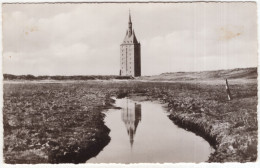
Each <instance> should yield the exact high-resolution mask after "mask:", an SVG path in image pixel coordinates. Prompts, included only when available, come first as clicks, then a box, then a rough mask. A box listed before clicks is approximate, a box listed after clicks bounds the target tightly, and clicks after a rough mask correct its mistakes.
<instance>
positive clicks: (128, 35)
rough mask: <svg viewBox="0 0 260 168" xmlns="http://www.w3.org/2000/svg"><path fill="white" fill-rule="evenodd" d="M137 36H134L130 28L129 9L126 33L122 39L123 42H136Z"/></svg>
mask: <svg viewBox="0 0 260 168" xmlns="http://www.w3.org/2000/svg"><path fill="white" fill-rule="evenodd" d="M137 43H138V41H137V38H136V36H135V32H134V30H133V29H132V20H131V13H130V9H129V20H128V30H127V31H126V35H125V38H124V41H123V44H137Z"/></svg>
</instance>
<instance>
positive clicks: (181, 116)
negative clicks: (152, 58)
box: [3, 80, 257, 163]
mask: <svg viewBox="0 0 260 168" xmlns="http://www.w3.org/2000/svg"><path fill="white" fill-rule="evenodd" d="M229 83H230V89H231V93H232V96H233V100H232V101H228V100H227V96H226V91H225V82H224V80H223V81H219V82H217V84H212V83H211V84H207V83H204V82H199V81H196V82H191V83H189V82H174V83H169V82H152V81H150V82H142V81H135V80H131V81H121V82H118V81H117V82H116V81H86V82H74V83H49V84H48V83H44V84H40V83H18V84H15V83H13V84H8V83H5V84H4V110H3V112H4V113H3V116H4V157H5V162H6V163H42V162H48V163H61V162H73V163H80V162H85V160H87V159H88V158H89V157H91V156H94V155H96V154H97V153H98V152H99V151H100V150H101V149H102V148H103V147H104V146H105V145H106V144H107V143H108V142H109V136H108V133H109V130H108V128H107V127H106V126H105V125H104V122H103V118H104V114H103V113H102V111H104V110H105V109H106V108H111V107H112V106H111V103H112V100H111V99H110V97H111V96H118V97H124V96H127V95H130V94H133V93H134V94H137V95H141V96H146V97H147V99H150V100H155V99H156V100H161V101H164V102H165V103H168V105H169V107H168V108H169V111H170V115H169V118H170V119H172V120H173V121H174V122H175V123H176V124H178V125H179V126H181V127H184V128H187V129H190V130H191V131H193V132H196V133H197V134H199V135H201V136H203V137H204V138H206V139H207V140H208V141H209V142H211V144H212V145H213V146H214V147H215V149H216V150H215V153H213V154H212V155H211V156H210V158H209V161H210V162H226V161H239V162H246V161H255V160H256V155H257V151H256V149H257V121H256V120H257V117H256V116H257V83H256V80H255V82H252V81H250V82H247V81H244V82H243V83H242V84H237V81H236V82H233V81H232V80H230V81H229Z"/></svg>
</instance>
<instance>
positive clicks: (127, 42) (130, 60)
mask: <svg viewBox="0 0 260 168" xmlns="http://www.w3.org/2000/svg"><path fill="white" fill-rule="evenodd" d="M120 75H121V76H134V77H136V76H141V45H140V43H139V42H138V41H137V39H136V36H135V32H134V30H133V28H132V21H131V14H130V13H129V21H128V29H127V31H126V35H125V38H124V41H123V43H122V44H121V45H120Z"/></svg>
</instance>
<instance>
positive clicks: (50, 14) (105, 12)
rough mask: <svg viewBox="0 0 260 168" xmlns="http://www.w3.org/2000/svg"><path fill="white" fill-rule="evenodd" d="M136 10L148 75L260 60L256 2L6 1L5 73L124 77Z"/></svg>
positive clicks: (251, 63)
mask: <svg viewBox="0 0 260 168" xmlns="http://www.w3.org/2000/svg"><path fill="white" fill-rule="evenodd" d="M129 9H130V10H131V15H132V22H133V28H134V30H135V34H136V37H137V40H138V41H140V43H141V61H142V75H155V74H160V73H163V72H176V71H203V70H216V69H230V68H239V67H256V66H257V22H256V21H257V18H256V12H257V11H256V4H255V3H252V2H251V3H250V2H247V3H238V2H236V3H155V4H154V3H141V4H140V3H139V4H136V3H131V4H129V3H128V4H120V3H112V4H109V3H103V4H97V3H92V4H91V3H84V4H77V3H74V4H5V5H3V10H2V12H3V64H4V65H3V73H11V74H33V75H110V74H111V75H118V74H119V63H120V50H119V49H120V44H121V43H122V42H123V39H124V36H125V33H126V30H127V26H128V25H127V23H128V11H129Z"/></svg>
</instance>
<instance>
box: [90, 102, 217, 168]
mask: <svg viewBox="0 0 260 168" xmlns="http://www.w3.org/2000/svg"><path fill="white" fill-rule="evenodd" d="M115 105H116V106H117V107H121V108H122V109H110V110H108V111H107V112H106V118H105V124H106V125H107V127H109V128H110V130H111V132H110V134H109V136H110V137H111V141H110V143H109V144H108V145H107V146H106V147H105V148H104V149H103V151H101V152H100V153H99V154H98V155H97V156H96V157H94V158H91V159H89V160H88V161H87V163H148V162H149V163H165V162H168V163H176V162H196V163H197V162H204V161H207V159H208V157H209V155H210V153H211V152H212V151H213V149H212V148H211V147H210V145H209V143H208V142H207V141H205V140H204V139H203V138H201V137H199V136H197V135H195V134H194V133H192V132H188V131H186V130H184V129H181V128H179V127H178V126H176V125H175V124H174V123H173V122H172V121H171V120H170V119H169V118H168V116H167V111H166V110H165V109H164V108H163V107H162V105H161V104H159V103H155V102H149V101H144V102H136V101H133V100H130V99H128V98H124V99H116V103H115Z"/></svg>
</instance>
